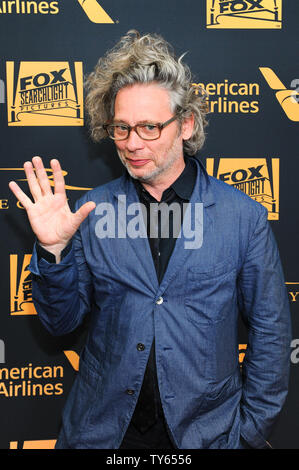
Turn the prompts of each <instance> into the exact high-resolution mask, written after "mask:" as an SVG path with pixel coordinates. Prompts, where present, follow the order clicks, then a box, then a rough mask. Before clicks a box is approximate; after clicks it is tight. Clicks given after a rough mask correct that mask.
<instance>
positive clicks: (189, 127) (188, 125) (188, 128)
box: [181, 114, 194, 140]
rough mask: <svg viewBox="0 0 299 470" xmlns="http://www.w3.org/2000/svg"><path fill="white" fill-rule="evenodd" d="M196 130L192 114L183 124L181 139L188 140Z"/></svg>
mask: <svg viewBox="0 0 299 470" xmlns="http://www.w3.org/2000/svg"><path fill="white" fill-rule="evenodd" d="M193 128H194V115H193V114H191V116H190V117H187V118H185V119H184V120H183V122H182V132H181V137H182V139H183V140H188V139H190V137H191V136H192V132H193Z"/></svg>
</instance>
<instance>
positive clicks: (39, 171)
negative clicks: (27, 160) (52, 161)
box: [32, 157, 52, 194]
mask: <svg viewBox="0 0 299 470" xmlns="http://www.w3.org/2000/svg"><path fill="white" fill-rule="evenodd" d="M32 162H33V165H34V168H35V171H36V175H37V179H38V183H39V185H40V188H41V191H42V194H49V193H51V194H52V190H51V186H50V182H49V179H48V175H47V173H46V170H45V167H44V165H43V161H42V159H41V158H40V157H33V158H32Z"/></svg>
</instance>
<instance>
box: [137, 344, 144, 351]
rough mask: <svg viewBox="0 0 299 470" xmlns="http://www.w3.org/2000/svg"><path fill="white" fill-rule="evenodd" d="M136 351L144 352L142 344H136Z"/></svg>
mask: <svg viewBox="0 0 299 470" xmlns="http://www.w3.org/2000/svg"><path fill="white" fill-rule="evenodd" d="M137 350H138V351H144V350H145V346H144V344H142V343H138V344H137Z"/></svg>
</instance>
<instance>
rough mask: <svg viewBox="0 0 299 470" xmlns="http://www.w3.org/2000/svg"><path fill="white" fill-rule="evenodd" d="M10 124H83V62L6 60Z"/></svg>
mask: <svg viewBox="0 0 299 470" xmlns="http://www.w3.org/2000/svg"><path fill="white" fill-rule="evenodd" d="M6 80H7V114H8V125H9V126H83V124H84V122H83V67H82V62H74V64H72V63H71V62H23V61H22V62H20V63H15V62H6Z"/></svg>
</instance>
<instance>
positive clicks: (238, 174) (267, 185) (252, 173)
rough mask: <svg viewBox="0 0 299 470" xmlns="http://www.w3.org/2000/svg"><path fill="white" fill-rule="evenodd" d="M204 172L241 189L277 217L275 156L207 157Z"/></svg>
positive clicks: (269, 213)
mask: <svg viewBox="0 0 299 470" xmlns="http://www.w3.org/2000/svg"><path fill="white" fill-rule="evenodd" d="M206 168H207V172H208V173H209V174H210V175H211V176H214V177H215V178H218V179H220V180H222V181H224V182H225V183H228V184H230V185H231V186H234V187H235V188H237V189H239V190H240V191H243V192H244V193H245V194H247V195H248V196H250V197H251V198H252V199H254V200H255V201H257V202H259V203H261V204H262V205H263V206H264V207H266V209H267V210H268V219H269V220H279V159H278V158H207V161H206Z"/></svg>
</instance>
